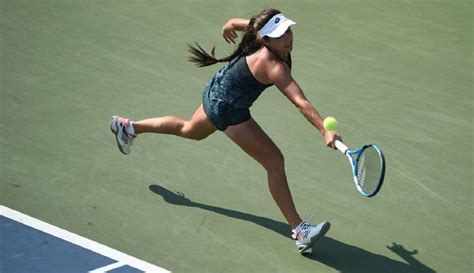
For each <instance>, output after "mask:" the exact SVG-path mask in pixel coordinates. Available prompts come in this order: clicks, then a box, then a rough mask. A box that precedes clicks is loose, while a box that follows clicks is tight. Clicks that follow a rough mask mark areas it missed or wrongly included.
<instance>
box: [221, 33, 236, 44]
mask: <svg viewBox="0 0 474 273" xmlns="http://www.w3.org/2000/svg"><path fill="white" fill-rule="evenodd" d="M222 37H224V40H225V41H226V42H227V43H229V44H230V43H233V44H235V39H237V38H238V36H237V32H235V31H234V30H223V31H222Z"/></svg>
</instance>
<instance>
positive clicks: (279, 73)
mask: <svg viewBox="0 0 474 273" xmlns="http://www.w3.org/2000/svg"><path fill="white" fill-rule="evenodd" d="M269 77H270V79H271V80H272V82H273V83H274V84H275V86H276V87H277V88H278V89H279V90H280V91H281V92H282V93H283V94H284V95H285V96H286V97H287V98H288V99H289V100H290V101H291V102H292V103H293V104H294V105H295V106H296V107H297V108H298V110H299V111H300V113H301V114H302V115H303V116H304V117H305V118H306V119H307V120H308V121H309V122H310V123H311V124H312V125H313V126H314V127H315V128H316V129H317V130H318V131H319V133H321V135H322V136H323V137H324V142H325V144H326V145H327V146H329V147H331V148H335V146H334V143H335V141H336V140H340V139H341V137H340V136H339V134H337V133H335V132H330V131H328V130H326V129H325V128H324V126H323V119H322V118H321V115H320V114H319V113H318V111H317V110H316V108H314V106H313V105H312V104H311V102H309V100H308V99H307V98H306V96H305V95H304V93H303V90H301V88H300V87H299V85H298V83H297V82H296V81H295V79H293V77H292V76H291V72H290V69H289V67H287V66H285V65H283V64H281V65H277V66H275V67H274V69H272V70H271V71H270V73H269Z"/></svg>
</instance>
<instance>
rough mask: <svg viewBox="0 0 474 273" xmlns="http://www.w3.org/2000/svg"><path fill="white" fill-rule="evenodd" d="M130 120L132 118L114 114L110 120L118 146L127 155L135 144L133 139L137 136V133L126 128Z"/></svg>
mask: <svg viewBox="0 0 474 273" xmlns="http://www.w3.org/2000/svg"><path fill="white" fill-rule="evenodd" d="M130 122H131V120H130V119H125V118H121V117H119V116H113V117H112V121H111V122H110V130H112V133H114V134H115V140H117V147H118V148H119V150H120V151H121V152H122V153H123V154H126V155H128V154H129V153H130V146H131V145H133V140H134V139H135V137H136V136H135V135H131V134H129V133H128V132H127V130H126V128H127V126H129V124H130Z"/></svg>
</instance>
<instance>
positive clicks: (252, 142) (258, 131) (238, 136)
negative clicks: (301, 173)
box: [225, 119, 302, 228]
mask: <svg viewBox="0 0 474 273" xmlns="http://www.w3.org/2000/svg"><path fill="white" fill-rule="evenodd" d="M225 134H226V135H227V136H228V137H229V138H230V139H232V140H233V141H234V142H235V143H236V144H237V145H239V146H240V147H241V148H242V149H243V150H244V151H245V152H246V153H247V154H249V155H250V156H252V157H253V158H254V159H255V160H257V161H258V162H259V163H260V164H261V165H262V166H263V167H264V168H265V170H266V171H267V175H268V186H269V188H270V192H271V194H272V196H273V199H274V200H275V202H276V203H277V205H278V207H279V208H280V211H281V212H282V213H283V215H284V216H285V218H286V220H287V221H288V223H289V224H290V226H291V228H295V227H296V226H297V225H298V224H299V223H301V221H302V220H301V217H300V216H299V215H298V212H297V211H296V208H295V205H294V203H293V198H292V197H291V192H290V189H289V187H288V182H287V180H286V174H285V163H284V159H283V155H282V154H281V152H280V149H278V147H277V146H276V145H275V143H273V141H272V140H271V139H270V137H268V135H267V134H265V132H264V131H263V130H262V128H260V126H259V125H258V124H257V122H255V120H253V119H250V120H249V121H246V122H244V123H241V124H238V125H235V126H229V127H228V128H227V129H226V130H225Z"/></svg>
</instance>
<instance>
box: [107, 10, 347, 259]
mask: <svg viewBox="0 0 474 273" xmlns="http://www.w3.org/2000/svg"><path fill="white" fill-rule="evenodd" d="M294 24H295V22H293V21H291V20H289V19H287V18H286V17H285V16H284V15H283V14H282V13H281V12H280V11H278V10H275V9H266V10H264V11H262V12H261V13H260V14H258V15H256V16H253V17H252V18H251V19H250V20H246V19H240V18H234V19H230V20H229V21H228V22H227V23H225V25H224V26H223V28H222V35H223V37H224V39H225V40H226V41H227V42H229V43H231V42H232V43H235V39H237V32H236V31H243V32H244V35H243V37H242V41H241V42H240V44H239V47H238V48H237V49H236V50H235V52H234V53H232V54H231V55H230V56H228V57H226V58H223V59H216V58H215V57H214V49H213V50H212V52H211V54H212V55H209V54H208V53H206V52H205V51H204V50H203V49H202V48H201V47H200V46H199V44H197V43H196V47H194V46H189V49H190V52H191V53H192V54H193V56H192V57H190V61H192V62H194V63H196V65H197V66H201V67H202V66H208V65H212V64H215V63H218V62H228V64H227V65H225V66H224V67H223V68H221V69H220V70H219V71H218V72H217V73H216V74H215V75H214V76H213V77H212V78H211V79H210V80H209V82H208V83H207V85H206V87H205V88H204V93H203V103H202V104H201V105H200V106H199V108H198V109H197V110H196V112H195V113H194V115H193V117H192V118H191V120H183V119H181V118H178V117H174V116H163V117H158V118H152V119H146V120H141V121H136V122H132V121H131V120H130V119H124V118H121V117H117V116H114V117H113V119H112V122H111V129H112V132H113V133H114V134H115V135H116V140H117V144H118V148H119V149H120V151H121V152H122V153H124V154H128V153H130V145H132V143H133V140H134V139H135V137H136V136H137V135H139V134H142V133H160V134H173V135H177V136H181V137H184V138H190V139H195V140H201V139H204V138H206V137H207V136H209V135H210V134H212V133H214V132H215V131H216V130H220V131H223V132H224V133H225V134H226V135H227V136H228V137H229V138H230V139H232V140H233V141H234V142H235V143H236V144H237V145H239V146H240V147H241V148H242V149H243V150H244V151H245V152H246V153H248V154H249V155H250V156H252V157H253V158H254V159H255V160H256V161H258V162H259V163H260V164H261V165H262V166H263V167H264V168H265V170H266V171H267V175H268V185H269V188H270V192H271V194H272V196H273V198H274V200H275V202H276V203H277V205H278V207H279V208H280V210H281V212H282V213H283V215H284V217H285V218H286V220H287V221H288V223H289V225H290V226H291V228H292V238H293V239H294V240H295V241H296V246H297V249H298V250H299V251H300V252H302V251H304V250H306V249H308V248H310V247H311V246H312V245H313V244H314V242H315V241H316V240H317V239H319V238H321V237H322V236H324V234H325V233H326V232H327V231H328V229H329V227H330V224H329V222H323V223H320V224H317V225H315V224H311V223H309V222H307V221H303V220H302V219H301V217H300V216H299V214H298V212H297V211H296V208H295V205H294V203H293V199H292V196H291V193H290V190H289V188H288V183H287V179H286V174H285V166H284V159H283V155H282V153H281V152H280V150H279V148H278V147H277V146H276V145H275V143H273V141H272V140H271V139H270V137H268V135H267V134H266V133H265V132H264V131H263V130H262V128H260V126H259V125H258V124H257V122H256V121H255V120H254V119H253V118H252V117H251V115H250V111H249V108H250V106H251V105H252V103H253V102H254V101H255V100H256V99H257V98H258V96H259V95H260V94H261V92H262V91H263V90H264V89H266V88H267V87H269V86H271V85H275V86H276V87H277V88H278V89H279V90H280V91H281V92H282V93H283V94H284V95H285V96H287V97H288V99H289V100H290V101H291V102H292V103H293V104H294V105H295V106H296V107H297V108H298V109H299V110H300V112H301V113H302V114H303V116H304V117H305V118H306V119H307V120H308V121H309V122H310V123H311V124H312V125H313V126H314V127H315V128H316V129H317V130H318V131H319V132H320V133H321V135H322V136H323V138H324V142H325V144H326V145H327V146H329V147H331V148H335V147H334V142H335V140H337V139H340V136H339V135H338V134H337V133H335V132H329V131H327V130H325V129H324V127H323V125H322V123H323V122H322V119H321V116H320V115H319V113H318V112H317V111H316V109H315V108H314V107H313V106H312V105H311V103H310V102H309V101H308V100H307V99H306V97H305V95H304V94H303V92H302V90H301V89H300V87H299V86H298V84H297V83H296V81H295V80H294V79H293V77H292V76H291V55H290V52H291V51H292V49H293V33H292V30H291V28H290V26H292V25H294Z"/></svg>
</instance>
